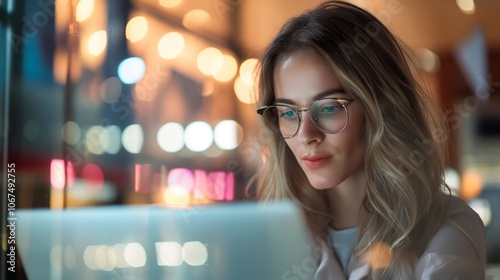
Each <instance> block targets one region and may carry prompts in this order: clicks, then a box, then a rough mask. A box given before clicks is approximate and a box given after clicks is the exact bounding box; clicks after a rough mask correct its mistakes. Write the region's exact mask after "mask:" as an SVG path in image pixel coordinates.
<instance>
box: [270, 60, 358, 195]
mask: <svg viewBox="0 0 500 280" xmlns="http://www.w3.org/2000/svg"><path fill="white" fill-rule="evenodd" d="M274 78H275V79H274V82H275V84H274V88H275V94H276V104H286V105H290V106H291V107H293V108H294V109H295V110H302V109H308V108H309V106H310V104H311V103H312V102H314V101H315V100H318V99H321V98H327V97H334V98H346V99H350V97H349V96H348V95H347V94H346V93H344V92H333V93H332V92H331V91H332V90H338V89H342V84H341V82H340V80H339V78H338V77H337V75H335V73H334V72H333V70H332V69H331V68H330V66H329V65H328V62H327V61H326V60H325V59H324V58H323V57H322V56H320V55H317V54H314V53H310V52H306V51H296V52H292V53H291V54H289V55H286V56H285V57H284V58H282V59H281V60H279V63H278V64H277V65H276V68H275V72H274ZM347 108H348V112H349V122H348V125H347V127H346V128H345V130H344V131H342V132H340V133H338V134H327V133H324V132H322V131H321V130H319V129H318V128H317V127H316V126H314V124H313V123H311V120H310V119H309V115H308V114H309V112H302V113H301V119H302V123H301V124H300V127H299V130H298V132H297V134H296V135H295V136H294V137H293V138H291V139H286V140H285V141H286V143H287V145H288V147H289V148H290V149H291V150H292V152H293V154H294V155H295V158H296V159H297V161H298V163H299V164H300V166H301V167H302V169H303V170H304V172H305V174H306V176H307V178H308V179H309V182H310V183H311V184H312V186H313V187H314V188H316V189H320V190H324V189H329V188H332V187H335V186H337V185H340V184H341V183H343V182H346V183H344V184H349V183H347V182H349V181H350V182H352V184H360V183H362V182H360V180H362V178H364V177H363V175H362V174H363V168H362V166H363V162H364V149H363V144H362V139H361V135H362V127H363V112H362V106H361V104H360V103H359V101H354V102H352V103H350V104H349V105H347Z"/></svg>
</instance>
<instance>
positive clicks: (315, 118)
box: [264, 99, 347, 138]
mask: <svg viewBox="0 0 500 280" xmlns="http://www.w3.org/2000/svg"><path fill="white" fill-rule="evenodd" d="M299 114H303V113H302V111H301V112H300V113H299ZM308 114H309V119H310V120H311V122H312V123H313V124H314V125H315V126H316V127H317V128H318V129H320V130H321V131H323V132H325V133H337V132H340V131H342V130H343V129H344V128H345V126H346V125H347V109H346V108H345V106H343V105H342V103H340V102H338V101H336V100H332V99H322V100H319V101H316V102H314V103H313V104H312V105H311V107H310V108H309V110H308ZM264 115H265V117H266V119H267V120H268V122H269V127H270V128H271V129H272V130H273V132H274V133H278V134H281V135H282V136H283V137H285V138H289V137H293V136H294V135H295V134H296V133H297V132H298V130H299V126H300V122H301V121H300V117H301V116H300V117H299V115H298V113H297V111H295V110H294V109H293V108H291V107H289V106H286V105H276V106H273V107H270V108H268V109H267V110H266V111H265V112H264Z"/></svg>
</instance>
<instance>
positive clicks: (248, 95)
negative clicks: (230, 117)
mask: <svg viewBox="0 0 500 280" xmlns="http://www.w3.org/2000/svg"><path fill="white" fill-rule="evenodd" d="M234 93H235V94H236V97H237V98H238V100H239V101H240V102H242V103H245V104H254V103H255V102H256V100H257V96H256V92H255V88H254V86H253V85H248V84H247V83H245V82H243V80H242V79H241V77H237V78H236V79H235V80H234Z"/></svg>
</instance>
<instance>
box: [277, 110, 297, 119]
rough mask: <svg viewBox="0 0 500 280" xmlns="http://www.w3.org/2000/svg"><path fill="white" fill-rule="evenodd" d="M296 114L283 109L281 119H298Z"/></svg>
mask: <svg viewBox="0 0 500 280" xmlns="http://www.w3.org/2000/svg"><path fill="white" fill-rule="evenodd" d="M296 115H297V114H296V113H295V111H294V110H292V109H289V108H287V109H282V110H280V113H279V116H280V118H285V119H294V118H295V117H296Z"/></svg>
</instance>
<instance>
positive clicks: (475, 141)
mask: <svg viewBox="0 0 500 280" xmlns="http://www.w3.org/2000/svg"><path fill="white" fill-rule="evenodd" d="M321 2H322V1H318V0H309V1H300V0H273V1H266V0H203V1H201V0H107V1H106V0H80V1H78V0H56V1H51V0H16V1H14V0H0V18H1V21H0V88H1V91H0V92H1V99H0V105H1V106H0V107H1V109H0V113H1V114H0V128H1V132H0V142H1V148H0V149H1V150H0V153H1V159H2V163H1V164H2V175H1V177H2V178H3V179H2V193H3V197H4V199H3V200H2V202H0V205H1V207H2V211H3V212H2V213H3V217H5V215H6V214H5V209H6V208H7V203H6V201H7V199H6V198H5V197H6V193H7V191H10V190H12V191H13V192H14V193H15V195H16V196H15V197H16V205H15V206H16V208H19V209H21V208H34V207H45V208H47V207H50V208H55V209H59V208H66V207H82V206H96V205H109V204H162V205H166V206H171V207H202V205H206V204H209V203H230V202H232V201H239V200H249V199H253V198H252V196H251V189H250V195H249V194H248V193H247V192H246V190H245V187H246V185H247V183H248V181H249V179H250V177H251V176H252V174H253V173H254V171H255V169H256V167H257V166H258V164H259V162H260V160H261V158H260V157H261V156H260V140H259V139H260V138H259V137H260V136H259V132H258V131H259V129H258V128H259V127H258V119H257V114H256V113H255V109H256V105H255V92H254V89H253V85H254V83H255V81H254V77H253V74H254V68H255V65H256V64H257V63H258V59H259V57H260V55H261V54H262V51H263V49H264V48H265V46H266V44H267V43H268V42H269V40H270V39H271V38H272V37H273V35H274V34H275V33H276V32H277V31H278V30H279V28H280V27H281V25H282V24H283V23H284V22H285V21H286V20H287V19H288V18H290V17H292V16H294V15H298V14H300V13H301V12H303V11H304V10H307V9H310V8H313V7H315V6H317V5H318V4H319V3H321ZM351 2H352V3H354V4H357V5H359V6H361V7H363V8H365V9H367V10H369V11H371V12H372V13H373V14H374V15H376V16H377V17H378V18H379V19H380V20H381V21H382V22H383V23H385V24H386V25H387V26H388V27H389V28H390V29H391V30H392V31H393V32H394V33H395V34H396V35H397V36H398V37H399V38H400V39H401V40H402V41H403V42H405V43H406V44H407V46H408V48H409V49H410V50H411V51H412V53H413V54H414V59H415V67H414V69H413V70H414V73H415V76H416V77H417V78H418V80H419V81H420V82H421V83H422V85H423V86H425V87H426V88H427V89H428V90H429V91H430V92H431V93H432V94H433V96H434V97H435V99H436V102H437V103H438V104H439V105H440V106H441V108H442V109H443V111H444V112H445V117H446V120H447V121H448V124H449V125H450V128H451V135H450V137H447V138H446V139H443V140H445V141H447V143H448V147H449V152H450V155H451V156H450V159H449V162H448V170H447V174H446V179H447V182H448V184H449V185H450V187H451V188H452V189H453V190H454V191H456V193H457V195H459V196H461V197H463V198H464V199H465V200H467V201H468V202H469V204H470V205H471V206H472V207H473V208H474V209H475V210H476V211H477V212H478V213H479V214H480V216H481V218H482V219H483V222H484V223H485V225H486V234H487V245H488V261H489V263H491V264H492V265H493V264H498V263H500V239H499V237H498V236H500V32H499V29H498V28H499V26H500V17H499V15H500V1H498V0H476V1H473V0H456V1H455V0H442V1H433V0H418V1H412V0H364V1H363V0H358V1H351ZM12 168H14V169H15V177H16V183H15V188H10V189H9V188H8V186H7V184H6V182H7V179H6V178H7V177H8V172H9V173H10V172H11V171H9V170H11V169H12ZM3 220H5V219H3ZM5 236H6V231H5V228H3V238H2V240H3V246H4V247H5V240H6V238H5ZM495 269H496V268H495V267H494V266H491V270H490V271H494V270H495ZM491 273H493V272H491ZM492 275H493V274H492ZM491 277H494V276H491ZM490 279H494V278H490ZM495 279H498V278H495Z"/></svg>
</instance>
